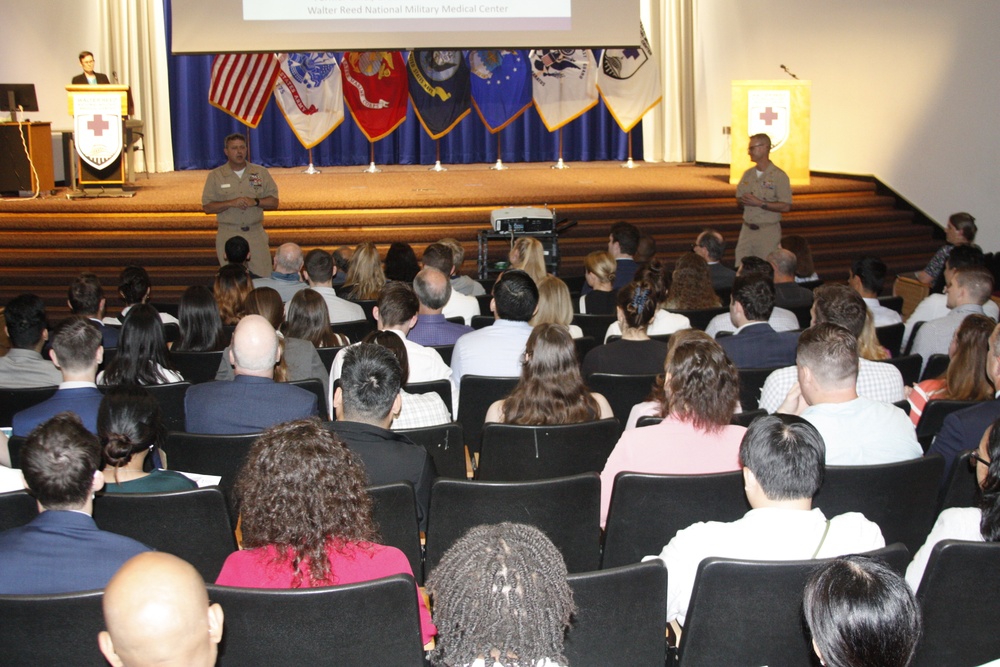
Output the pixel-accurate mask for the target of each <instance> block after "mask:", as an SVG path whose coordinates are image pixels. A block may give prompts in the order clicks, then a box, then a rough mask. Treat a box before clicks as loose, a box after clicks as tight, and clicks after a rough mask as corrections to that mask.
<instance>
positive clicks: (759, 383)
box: [740, 368, 778, 410]
mask: <svg viewBox="0 0 1000 667" xmlns="http://www.w3.org/2000/svg"><path fill="white" fill-rule="evenodd" d="M776 370H778V369H777V368H741V369H740V405H741V406H742V407H743V409H744V410H756V409H757V408H758V407H759V406H760V392H761V390H762V389H763V388H764V383H765V382H767V378H768V376H769V375H771V373H773V372H774V371H776Z"/></svg>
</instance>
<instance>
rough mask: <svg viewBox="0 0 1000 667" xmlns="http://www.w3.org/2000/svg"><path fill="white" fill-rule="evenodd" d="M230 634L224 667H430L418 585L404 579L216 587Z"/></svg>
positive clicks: (214, 596)
mask: <svg viewBox="0 0 1000 667" xmlns="http://www.w3.org/2000/svg"><path fill="white" fill-rule="evenodd" d="M208 597H209V599H210V600H212V601H213V602H218V603H219V604H221V605H222V609H223V611H224V612H225V616H226V618H225V628H224V631H223V635H222V643H221V644H220V646H219V661H218V663H217V664H218V665H220V666H221V667H226V666H229V665H341V666H343V667H351V666H358V667H361V666H367V665H422V664H423V647H422V646H421V640H420V617H419V612H418V608H417V597H416V595H415V594H414V581H413V578H412V577H409V576H407V575H405V574H396V575H393V576H391V577H385V578H383V579H375V580H373V581H366V582H362V583H358V584H347V585H345V586H331V587H328V588H298V589H288V590H273V589H271V590H268V589H260V588H230V587H227V586H215V585H210V586H209V587H208Z"/></svg>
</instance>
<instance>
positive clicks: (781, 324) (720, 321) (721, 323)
mask: <svg viewBox="0 0 1000 667" xmlns="http://www.w3.org/2000/svg"><path fill="white" fill-rule="evenodd" d="M767 323H768V324H770V325H771V328H772V329H774V330H775V331H798V330H799V329H800V328H801V327H800V326H799V318H797V317H795V313H793V312H792V311H790V310H785V309H784V308H778V307H777V306H775V307H774V310H772V311H771V317H770V318H768V320H767ZM723 331H728V332H730V333H732V332H734V331H736V325H734V324H733V321H732V319H730V317H729V313H721V314H719V315H716V316H715V317H713V318H712V319H711V320H710V321H709V323H708V326H707V327H705V333H707V334H708V335H709V336H711V337H712V338H715V337H716V335H717V334H719V333H720V332H723Z"/></svg>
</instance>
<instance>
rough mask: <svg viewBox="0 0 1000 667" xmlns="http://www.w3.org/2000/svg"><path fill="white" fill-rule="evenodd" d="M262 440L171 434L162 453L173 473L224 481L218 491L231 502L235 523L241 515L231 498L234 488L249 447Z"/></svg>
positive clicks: (229, 503) (231, 517)
mask: <svg viewBox="0 0 1000 667" xmlns="http://www.w3.org/2000/svg"><path fill="white" fill-rule="evenodd" d="M259 437H260V433H248V434H246V435H208V434H203V433H185V432H183V431H170V432H169V433H167V439H166V442H164V444H163V450H164V451H165V452H166V453H167V462H168V464H169V465H170V468H171V469H172V470H179V471H181V472H194V473H200V474H203V475H217V476H219V477H221V480H220V481H219V488H221V489H222V491H223V493H224V494H225V497H226V500H227V501H228V506H229V518H230V519H231V520H232V521H233V522H234V523H235V521H236V517H237V514H238V512H237V510H236V507H235V503H234V499H233V496H232V490H233V484H234V482H235V481H236V475H237V473H238V472H239V471H240V468H241V467H242V466H243V462H244V461H245V460H246V457H247V454H249V453H250V446H251V445H253V443H254V441H255V440H256V439H257V438H259Z"/></svg>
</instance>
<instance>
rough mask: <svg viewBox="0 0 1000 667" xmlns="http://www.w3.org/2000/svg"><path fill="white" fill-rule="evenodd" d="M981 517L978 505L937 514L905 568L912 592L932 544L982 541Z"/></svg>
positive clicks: (920, 577)
mask: <svg viewBox="0 0 1000 667" xmlns="http://www.w3.org/2000/svg"><path fill="white" fill-rule="evenodd" d="M982 518H983V512H982V510H980V509H979V508H978V507H949V508H948V509H946V510H944V511H943V512H941V514H939V515H938V518H937V521H935V522H934V527H933V528H931V532H930V534H929V535H928V536H927V539H926V540H925V541H924V545H923V546H922V547H920V548H919V549H917V553H916V554H914V556H913V562H912V563H910V566H909V567H907V568H906V583H908V584H909V585H910V588H912V589H913V592H914V593H915V592H916V591H917V588H918V587H919V586H920V580H921V579H923V578H924V570H926V569H927V561H929V560H930V558H931V551H933V550H934V545H935V544H937V543H938V542H940V541H941V540H966V541H968V542H982V541H983V534H982V533H981V532H979V522H980V521H981V520H982Z"/></svg>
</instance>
